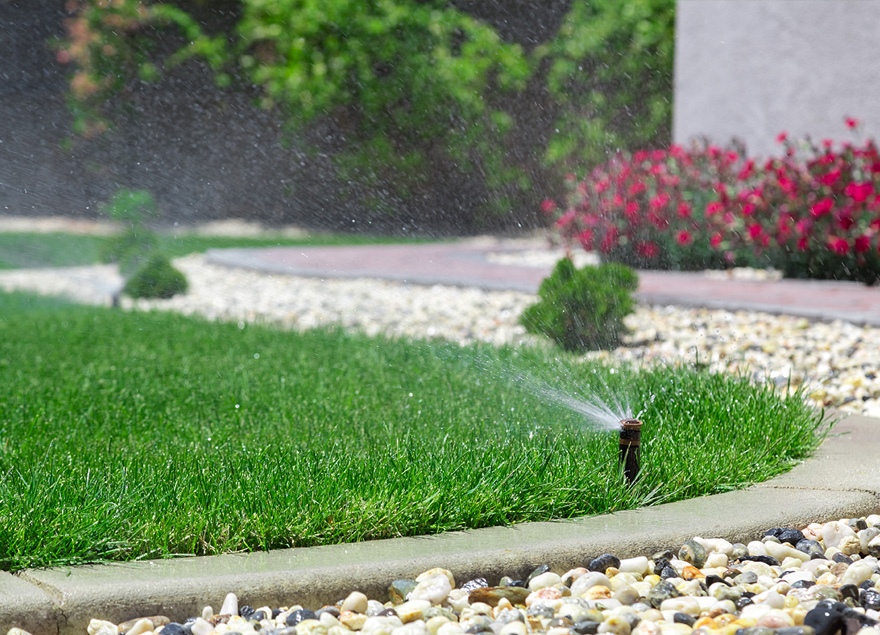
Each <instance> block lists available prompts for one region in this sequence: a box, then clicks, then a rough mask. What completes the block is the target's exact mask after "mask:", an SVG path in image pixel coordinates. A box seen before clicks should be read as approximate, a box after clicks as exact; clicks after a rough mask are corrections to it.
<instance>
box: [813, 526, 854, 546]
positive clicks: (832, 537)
mask: <svg viewBox="0 0 880 635" xmlns="http://www.w3.org/2000/svg"><path fill="white" fill-rule="evenodd" d="M819 535H820V536H822V543H823V544H824V545H825V550H826V551H827V550H828V549H831V548H832V547H833V548H839V545H840V543H841V542H842V541H843V539H844V538H855V537H856V532H854V531H853V530H852V528H851V527H850V526H849V525H847V524H846V523H842V522H840V521H837V520H832V521H831V522H827V523H825V524H824V525H823V526H822V529H821V530H820V531H819Z"/></svg>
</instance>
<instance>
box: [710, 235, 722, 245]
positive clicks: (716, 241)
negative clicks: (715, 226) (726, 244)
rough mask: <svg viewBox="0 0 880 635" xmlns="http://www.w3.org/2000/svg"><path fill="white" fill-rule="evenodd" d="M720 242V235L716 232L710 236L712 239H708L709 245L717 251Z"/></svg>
mask: <svg viewBox="0 0 880 635" xmlns="http://www.w3.org/2000/svg"><path fill="white" fill-rule="evenodd" d="M721 240H722V238H721V234H719V233H717V232H716V233H714V234H712V238H710V239H709V244H710V245H712V246H713V247H715V248H716V249H717V248H718V246H719V245H721Z"/></svg>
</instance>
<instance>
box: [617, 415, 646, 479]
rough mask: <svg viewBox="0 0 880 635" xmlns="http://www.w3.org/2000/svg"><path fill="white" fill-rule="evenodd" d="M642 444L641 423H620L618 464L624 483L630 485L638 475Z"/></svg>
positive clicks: (622, 421)
mask: <svg viewBox="0 0 880 635" xmlns="http://www.w3.org/2000/svg"><path fill="white" fill-rule="evenodd" d="M641 444H642V422H641V421H639V420H638V419H623V420H621V422H620V463H621V465H623V475H624V476H625V477H626V482H627V483H628V484H630V485H631V484H632V482H633V481H635V480H636V477H637V476H638V475H639V446H641Z"/></svg>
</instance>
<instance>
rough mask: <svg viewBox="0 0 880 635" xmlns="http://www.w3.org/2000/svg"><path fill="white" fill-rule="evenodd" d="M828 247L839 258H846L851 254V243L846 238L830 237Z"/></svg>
mask: <svg viewBox="0 0 880 635" xmlns="http://www.w3.org/2000/svg"><path fill="white" fill-rule="evenodd" d="M828 247H829V248H830V249H831V251H833V252H834V253H836V254H837V255H838V256H845V255H846V254H848V253H849V242H847V240H846V238H840V237H839V236H829V237H828Z"/></svg>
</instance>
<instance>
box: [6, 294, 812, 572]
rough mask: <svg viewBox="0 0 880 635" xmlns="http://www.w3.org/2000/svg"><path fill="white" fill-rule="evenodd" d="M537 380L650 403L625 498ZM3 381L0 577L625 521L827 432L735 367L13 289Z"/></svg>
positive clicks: (778, 459) (741, 477)
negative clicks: (274, 322) (253, 321)
mask: <svg viewBox="0 0 880 635" xmlns="http://www.w3.org/2000/svg"><path fill="white" fill-rule="evenodd" d="M524 378H532V379H528V380H526V379H524ZM542 381H547V382H548V383H550V384H551V385H552V386H554V387H555V388H557V389H559V390H561V391H563V392H566V393H570V394H572V395H575V396H581V397H584V396H588V397H596V396H598V397H602V396H603V395H604V397H605V398H606V399H607V398H610V397H614V398H618V399H620V400H621V401H628V402H629V403H631V404H633V407H634V408H635V410H636V411H643V412H642V414H641V417H642V419H643V420H644V422H645V427H644V430H643V450H642V473H641V477H640V480H639V482H638V483H637V485H636V486H635V487H631V488H629V487H627V486H626V485H625V483H624V480H623V477H622V475H621V471H620V468H619V466H618V465H617V439H616V435H615V434H614V433H611V432H607V431H606V432H601V431H598V430H597V429H595V428H594V427H593V426H591V425H589V424H588V423H587V422H585V420H584V419H583V417H582V416H580V415H576V414H575V413H574V412H572V411H571V410H569V409H567V408H565V407H562V406H561V405H558V404H554V403H552V400H550V401H551V402H548V401H547V400H545V399H542V398H539V396H538V395H539V394H540V391H539V390H536V386H538V385H539V384H540V383H541V382H542ZM0 385H2V387H3V388H2V390H0V412H2V413H3V415H2V418H0V568H2V569H5V570H11V571H14V570H17V569H20V568H24V567H39V566H50V565H62V564H72V563H82V562H94V561H101V560H125V559H137V558H160V557H167V556H172V555H179V554H216V553H223V552H230V551H239V550H260V549H271V548H279V547H291V546H307V545H320V544H329V543H339V542H346V541H358V540H367V539H375V538H384V537H390V536H402V535H417V534H428V533H436V532H442V531H447V530H453V529H462V528H467V527H484V526H492V525H499V524H509V523H515V522H522V521H530V520H544V519H549V518H566V517H573V516H579V515H584V514H596V513H602V512H607V511H613V510H620V509H625V508H632V507H637V506H641V505H644V504H648V503H653V502H662V501H669V500H675V499H681V498H687V497H692V496H699V495H703V494H711V493H715V492H720V491H725V490H729V489H732V488H736V487H740V486H742V485H745V484H747V483H750V482H754V481H759V480H763V479H766V478H768V477H770V476H773V475H775V474H778V473H780V472H781V471H784V470H786V469H787V468H789V467H790V466H791V465H792V463H793V462H794V461H796V460H798V459H802V458H804V457H805V456H807V455H808V454H809V453H810V452H811V451H812V450H813V449H814V448H815V447H816V446H817V444H818V443H819V441H820V440H821V438H822V436H823V434H824V433H825V432H826V428H827V425H826V424H827V422H826V421H824V420H823V417H822V415H821V414H820V413H817V412H816V411H814V410H811V409H810V407H809V406H807V405H806V404H805V403H804V401H803V400H802V399H800V398H798V397H791V398H783V397H780V396H778V395H777V394H775V393H774V392H772V390H771V389H770V388H767V387H758V386H754V385H752V384H750V383H749V382H748V381H746V380H744V379H738V378H735V377H730V376H722V375H712V374H707V373H700V372H689V371H685V370H671V369H659V370H652V371H645V372H639V373H635V372H634V371H631V370H628V369H625V368H622V369H608V368H605V367H601V366H595V365H589V364H585V363H583V361H581V360H577V359H576V358H571V357H567V356H563V355H561V354H558V353H557V354H553V353H551V352H548V351H544V350H538V349H518V350H514V349H500V350H495V349H492V348H489V347H484V348H478V347H471V348H458V347H454V346H452V345H446V344H442V343H425V342H404V341H397V340H386V339H380V338H369V337H366V336H358V335H351V334H344V333H341V332H335V331H332V330H318V331H310V332H307V333H292V332H279V331H276V330H272V329H270V328H264V327H255V326H247V327H245V328H239V327H238V326H237V325H235V324H217V323H209V322H206V321H204V320H200V319H196V318H188V317H183V316H179V315H174V314H167V313H158V312H157V313H135V312H123V311H119V310H112V309H103V308H89V307H81V306H74V305H69V304H66V303H64V302H63V301H60V300H53V299H47V298H37V297H34V296H30V295H26V294H18V293H14V294H0ZM626 414H631V413H626Z"/></svg>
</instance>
